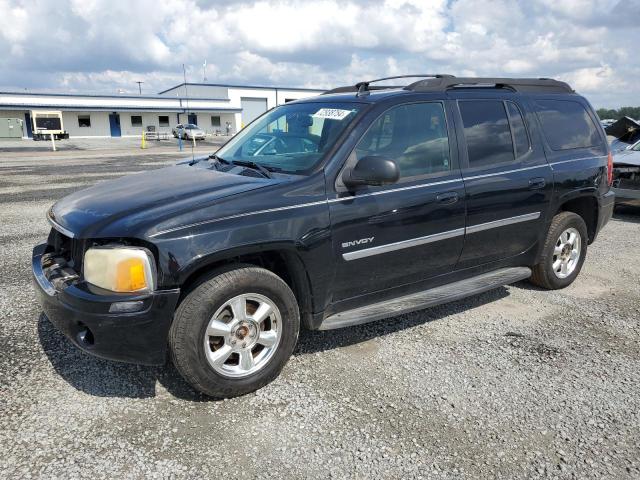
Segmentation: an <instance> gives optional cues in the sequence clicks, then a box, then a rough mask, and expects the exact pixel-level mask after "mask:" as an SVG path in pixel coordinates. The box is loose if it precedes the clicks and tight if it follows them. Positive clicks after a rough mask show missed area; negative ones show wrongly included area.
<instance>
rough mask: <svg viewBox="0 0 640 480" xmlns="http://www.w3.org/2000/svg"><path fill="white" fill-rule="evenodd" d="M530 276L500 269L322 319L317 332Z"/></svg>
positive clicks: (527, 272)
mask: <svg viewBox="0 0 640 480" xmlns="http://www.w3.org/2000/svg"><path fill="white" fill-rule="evenodd" d="M530 276H531V269H530V268H527V267H514V268H502V269H500V270H495V271H493V272H488V273H483V274H481V275H478V276H476V277H472V278H468V279H466V280H460V281H458V282H453V283H450V284H448V285H442V286H441V287H436V288H432V289H429V290H425V291H423V292H418V293H413V294H411V295H405V296H403V297H398V298H393V299H391V300H387V301H385V302H379V303H374V304H371V305H367V306H365V307H360V308H355V309H353V310H347V311H345V312H340V313H336V314H335V315H331V316H329V317H327V318H325V319H324V320H323V321H322V323H321V324H320V327H319V330H332V329H334V328H342V327H349V326H351V325H360V324H361V323H368V322H373V321H375V320H381V319H383V318H389V317H395V316H396V315H400V314H401V313H407V312H414V311H416V310H422V309H423V308H427V307H433V306H434V305H440V304H442V303H448V302H453V301H455V300H460V299H461V298H465V297H470V296H472V295H477V294H479V293H482V292H486V291H487V290H493V289H494V288H498V287H500V286H502V285H508V284H510V283H514V282H519V281H520V280H524V279H525V278H529V277H530Z"/></svg>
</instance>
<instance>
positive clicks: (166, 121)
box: [158, 115, 169, 127]
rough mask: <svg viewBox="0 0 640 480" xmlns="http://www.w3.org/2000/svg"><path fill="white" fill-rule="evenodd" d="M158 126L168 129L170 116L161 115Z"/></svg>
mask: <svg viewBox="0 0 640 480" xmlns="http://www.w3.org/2000/svg"><path fill="white" fill-rule="evenodd" d="M158 124H159V125H160V126H161V127H168V126H169V116H168V115H160V116H159V117H158Z"/></svg>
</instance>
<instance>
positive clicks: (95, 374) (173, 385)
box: [38, 313, 211, 401]
mask: <svg viewBox="0 0 640 480" xmlns="http://www.w3.org/2000/svg"><path fill="white" fill-rule="evenodd" d="M38 337H39V339H40V344H41V345H42V349H43V351H44V353H45V354H46V355H47V358H48V359H49V361H50V362H51V365H52V366H53V368H54V369H55V371H56V373H57V374H58V375H60V377H62V378H63V379H64V380H65V381H66V382H67V383H68V384H69V385H71V386H72V387H74V388H75V389H77V390H80V391H82V392H84V393H87V394H89V395H93V396H96V397H124V398H150V397H155V396H156V395H157V393H158V392H157V390H156V385H157V383H160V384H161V385H162V386H163V387H164V388H165V389H166V390H167V391H168V392H169V393H170V394H171V395H173V396H174V397H177V398H181V399H185V400H190V401H208V400H211V399H210V398H208V397H206V396H204V395H202V394H200V393H199V392H197V391H195V390H194V389H193V388H191V387H190V386H189V385H188V384H187V383H186V382H185V381H184V380H183V379H182V377H181V376H180V374H179V373H178V372H177V371H176V369H175V367H174V366H173V364H172V363H171V362H167V363H166V364H165V365H164V366H159V367H151V366H145V365H133V364H129V363H122V362H115V361H111V360H104V359H101V358H98V357H94V356H92V355H89V354H88V353H85V352H83V351H82V350H81V349H79V348H78V347H76V346H75V345H73V344H72V343H71V342H70V341H69V340H68V339H67V338H66V337H65V336H64V335H63V334H62V333H60V332H59V331H58V330H57V329H56V327H54V326H53V324H51V322H50V321H49V319H48V318H47V316H46V315H45V314H44V313H42V314H40V317H39V319H38Z"/></svg>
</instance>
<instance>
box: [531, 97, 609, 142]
mask: <svg viewBox="0 0 640 480" xmlns="http://www.w3.org/2000/svg"><path fill="white" fill-rule="evenodd" d="M535 104H536V107H537V110H538V118H539V119H540V123H541V124H542V130H543V132H544V136H545V138H546V139H547V142H549V146H550V147H551V149H552V150H571V149H574V148H589V147H594V146H596V145H600V143H602V140H601V137H600V133H599V132H600V130H601V127H599V126H598V127H596V124H595V123H594V122H593V120H592V119H591V116H590V115H589V113H588V112H587V110H586V109H585V108H584V106H583V105H582V104H581V103H579V102H574V101H572V100H537V101H536V102H535Z"/></svg>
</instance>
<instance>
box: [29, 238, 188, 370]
mask: <svg viewBox="0 0 640 480" xmlns="http://www.w3.org/2000/svg"><path fill="white" fill-rule="evenodd" d="M46 250H47V245H46V244H42V245H38V246H37V247H35V248H34V249H33V256H32V272H33V280H34V285H35V289H36V293H37V295H38V299H39V301H40V304H41V305H42V309H43V310H44V313H45V314H46V316H47V317H48V318H49V320H50V321H51V323H53V324H54V325H55V326H56V327H57V328H58V330H60V331H61V332H62V333H63V334H64V335H65V336H66V337H67V338H68V339H69V340H71V342H73V343H74V344H75V345H76V346H77V347H79V348H81V349H82V350H84V351H85V352H87V353H90V354H92V355H96V356H98V357H102V358H107V359H110V360H119V361H123V362H130V363H138V364H144V365H162V364H164V363H165V359H166V351H167V335H168V333H169V327H170V326H171V321H172V319H173V312H174V310H175V308H176V305H177V303H178V298H179V295H180V291H179V290H167V291H157V292H153V293H151V294H144V295H132V294H118V293H109V294H107V295H102V294H97V293H95V292H94V291H92V289H91V288H90V287H89V286H88V285H87V284H85V283H82V282H79V283H76V284H71V285H68V286H66V287H65V288H58V287H56V286H54V284H53V283H52V282H51V281H49V279H48V278H47V276H46V274H45V271H44V269H43V266H42V257H43V255H44V254H45V253H46ZM125 301H140V302H142V306H141V308H140V309H139V310H138V311H136V312H133V313H110V312H109V308H110V307H111V305H112V304H113V303H118V302H125Z"/></svg>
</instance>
